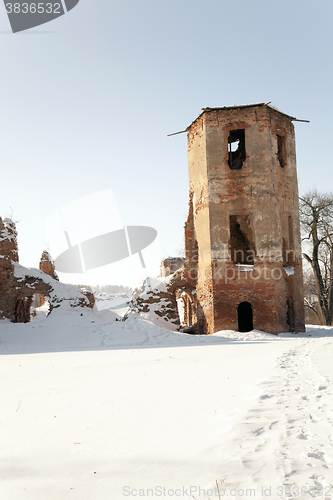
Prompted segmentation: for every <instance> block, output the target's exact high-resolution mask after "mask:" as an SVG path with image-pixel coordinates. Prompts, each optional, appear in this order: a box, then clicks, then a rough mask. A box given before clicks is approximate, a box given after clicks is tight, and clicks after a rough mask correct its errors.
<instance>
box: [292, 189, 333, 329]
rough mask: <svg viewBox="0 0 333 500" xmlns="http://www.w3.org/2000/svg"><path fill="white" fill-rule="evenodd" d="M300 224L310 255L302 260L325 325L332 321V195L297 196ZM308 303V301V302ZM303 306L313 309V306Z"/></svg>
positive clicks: (311, 194) (313, 193) (304, 254)
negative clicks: (309, 270) (312, 281)
mask: <svg viewBox="0 0 333 500" xmlns="http://www.w3.org/2000/svg"><path fill="white" fill-rule="evenodd" d="M300 222H301V229H302V234H303V241H308V243H309V245H308V247H309V252H308V253H303V257H304V258H305V259H306V261H307V262H308V263H309V264H310V266H311V268H312V271H313V277H314V281H315V288H316V294H317V297H318V306H319V313H320V316H321V319H322V322H323V323H324V324H325V325H331V324H332V319H333V286H332V283H333V194H331V193H328V194H325V193H324V194H320V193H318V192H317V191H316V190H314V191H310V192H309V193H307V194H305V195H304V196H302V197H300ZM308 302H309V301H308ZM305 305H306V306H308V307H310V306H311V308H312V309H315V308H314V304H313V303H312V304H310V303H307V301H305Z"/></svg>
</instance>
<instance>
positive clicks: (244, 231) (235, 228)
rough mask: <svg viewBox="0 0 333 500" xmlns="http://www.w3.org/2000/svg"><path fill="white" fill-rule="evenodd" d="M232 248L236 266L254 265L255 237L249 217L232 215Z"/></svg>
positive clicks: (232, 257)
mask: <svg viewBox="0 0 333 500" xmlns="http://www.w3.org/2000/svg"><path fill="white" fill-rule="evenodd" d="M230 247H231V260H232V261H233V262H234V264H249V265H251V264H254V257H255V246H254V237H253V232H252V228H251V221H250V217H249V216H248V215H230Z"/></svg>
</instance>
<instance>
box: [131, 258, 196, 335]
mask: <svg viewBox="0 0 333 500" xmlns="http://www.w3.org/2000/svg"><path fill="white" fill-rule="evenodd" d="M182 292H186V293H187V294H188V295H193V294H195V288H194V287H192V286H191V285H190V284H189V283H188V281H187V280H186V279H185V276H184V270H183V269H182V268H181V269H179V270H178V271H176V272H175V273H174V274H173V275H171V276H169V277H168V278H167V279H164V280H162V279H161V280H158V279H151V278H147V279H146V280H145V281H144V282H143V284H142V286H141V287H140V288H139V289H137V290H134V292H133V296H132V300H131V305H130V310H129V312H128V313H127V315H125V317H124V320H126V319H127V318H128V317H129V315H130V314H131V313H136V314H139V313H152V314H155V315H156V316H157V317H158V318H162V319H164V320H165V321H166V322H169V323H171V324H172V325H174V326H176V327H179V326H180V320H179V313H178V305H177V299H179V298H180V297H181V294H182ZM193 300H195V297H194V295H193Z"/></svg>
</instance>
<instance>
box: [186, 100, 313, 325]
mask: <svg viewBox="0 0 333 500" xmlns="http://www.w3.org/2000/svg"><path fill="white" fill-rule="evenodd" d="M292 120H295V118H293V117H291V116H288V115H286V114H284V113H281V112H280V111H278V110H276V109H275V108H273V107H272V106H269V105H267V104H264V103H262V104H251V105H246V106H233V107H224V108H205V109H204V110H203V111H202V113H201V114H200V115H199V116H198V118H197V119H196V120H195V121H194V122H193V123H192V124H191V125H190V126H189V127H188V129H187V131H188V164H189V182H190V202H189V216H188V219H187V222H186V225H185V249H186V262H185V275H186V279H187V280H188V282H189V283H190V284H192V285H193V286H195V287H196V300H195V304H194V302H193V304H192V306H195V308H196V316H197V319H198V331H199V333H208V334H211V333H214V332H216V331H219V330H225V329H233V330H239V331H249V330H252V329H253V328H255V329H259V330H263V331H266V332H270V333H279V332H285V331H304V330H305V328H304V305H303V279H302V254H301V242H300V227H299V215H298V187H297V173H296V152H295V133H294V126H293V124H292Z"/></svg>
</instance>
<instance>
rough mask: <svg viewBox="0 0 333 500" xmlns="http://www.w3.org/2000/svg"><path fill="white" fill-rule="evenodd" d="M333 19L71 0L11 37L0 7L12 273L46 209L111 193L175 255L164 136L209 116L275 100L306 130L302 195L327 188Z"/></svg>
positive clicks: (299, 133) (324, 8)
mask: <svg viewBox="0 0 333 500" xmlns="http://www.w3.org/2000/svg"><path fill="white" fill-rule="evenodd" d="M332 13H333V4H332V2H331V0H325V1H320V0H319V1H317V2H313V1H311V2H310V1H308V0H288V1H286V0H279V1H278V2H273V1H270V0H253V1H251V0H247V1H245V0H239V1H233V2H232V1H228V2H227V1H224V0H219V1H217V0H215V1H213V0H208V1H206V2H205V3H204V2H199V1H197V0H191V1H189V0H177V1H174V0H169V1H167V2H166V1H159V0H154V1H147V0H144V1H141V2H139V1H138V0H135V1H134V0H123V1H122V2H113V1H109V0H104V1H102V0H100V1H99V2H93V1H92V0H80V2H79V4H78V5H77V7H75V9H73V10H72V11H71V12H70V13H68V14H66V15H65V16H62V17H60V18H59V19H57V20H55V21H53V22H52V23H49V24H46V25H44V26H40V27H38V28H35V29H34V30H30V31H28V32H22V33H18V34H15V35H14V34H10V33H9V30H10V26H9V22H8V19H7V17H6V12H5V8H4V6H1V5H0V31H1V33H0V42H1V58H0V65H1V68H0V71H1V80H0V109H1V120H0V128H1V148H0V162H1V163H0V164H1V181H2V182H1V197H0V200H1V202H0V214H1V215H2V216H6V215H8V214H9V212H10V207H12V208H13V209H14V216H15V217H16V218H17V219H19V220H20V223H19V224H18V230H19V249H20V261H21V263H22V264H24V265H27V266H38V261H39V257H40V254H41V253H42V250H43V249H44V248H45V246H46V235H45V232H44V223H45V220H46V218H47V216H48V215H50V213H51V212H53V211H54V210H56V209H58V208H59V207H60V206H62V205H64V204H66V203H69V202H71V201H72V200H75V199H77V198H80V197H82V196H86V195H89V194H93V193H94V192H96V191H100V190H102V189H108V188H112V189H113V191H114V194H115V197H116V199H117V203H118V207H119V211H120V213H121V216H122V219H123V223H124V224H127V225H135V224H139V225H148V226H152V227H154V228H156V229H157V230H158V233H159V239H160V244H161V249H162V254H163V255H165V256H167V255H169V254H175V253H176V251H177V249H180V248H181V247H182V244H183V225H184V222H185V219H186V216H187V202H188V177H187V146H186V134H183V135H179V136H175V137H169V138H167V137H166V136H167V134H168V133H172V132H177V131H179V130H183V129H184V128H186V127H187V125H189V123H191V122H192V121H193V119H194V118H195V117H196V116H197V115H198V114H199V113H200V111H201V108H202V107H206V106H211V107H213V106H227V105H233V104H245V103H252V102H266V101H271V102H272V105H273V106H276V107H277V108H279V109H280V110H281V111H283V112H285V113H287V114H290V115H292V116H296V117H297V118H300V119H308V120H310V124H305V123H296V124H295V127H296V141H297V161H298V175H299V184H300V192H301V193H304V192H305V191H306V190H308V189H310V188H312V187H314V186H316V187H317V188H318V189H319V190H321V191H324V190H326V191H331V190H333V189H332V186H333V174H332V132H333V130H332V128H333V125H332V119H331V112H332V47H333V43H332V42H333V40H332V38H333V34H332V33H333V30H332V21H333V19H332V17H333V16H332ZM43 32H44V33H43ZM109 271H110V270H107V269H106V268H105V270H103V273H104V274H105V281H107V282H110V283H114V282H115V276H116V274H115V273H114V274H113V271H112V270H111V271H110V274H109V275H108V274H107V273H108V272H109ZM62 278H63V277H62ZM117 281H118V280H117Z"/></svg>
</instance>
